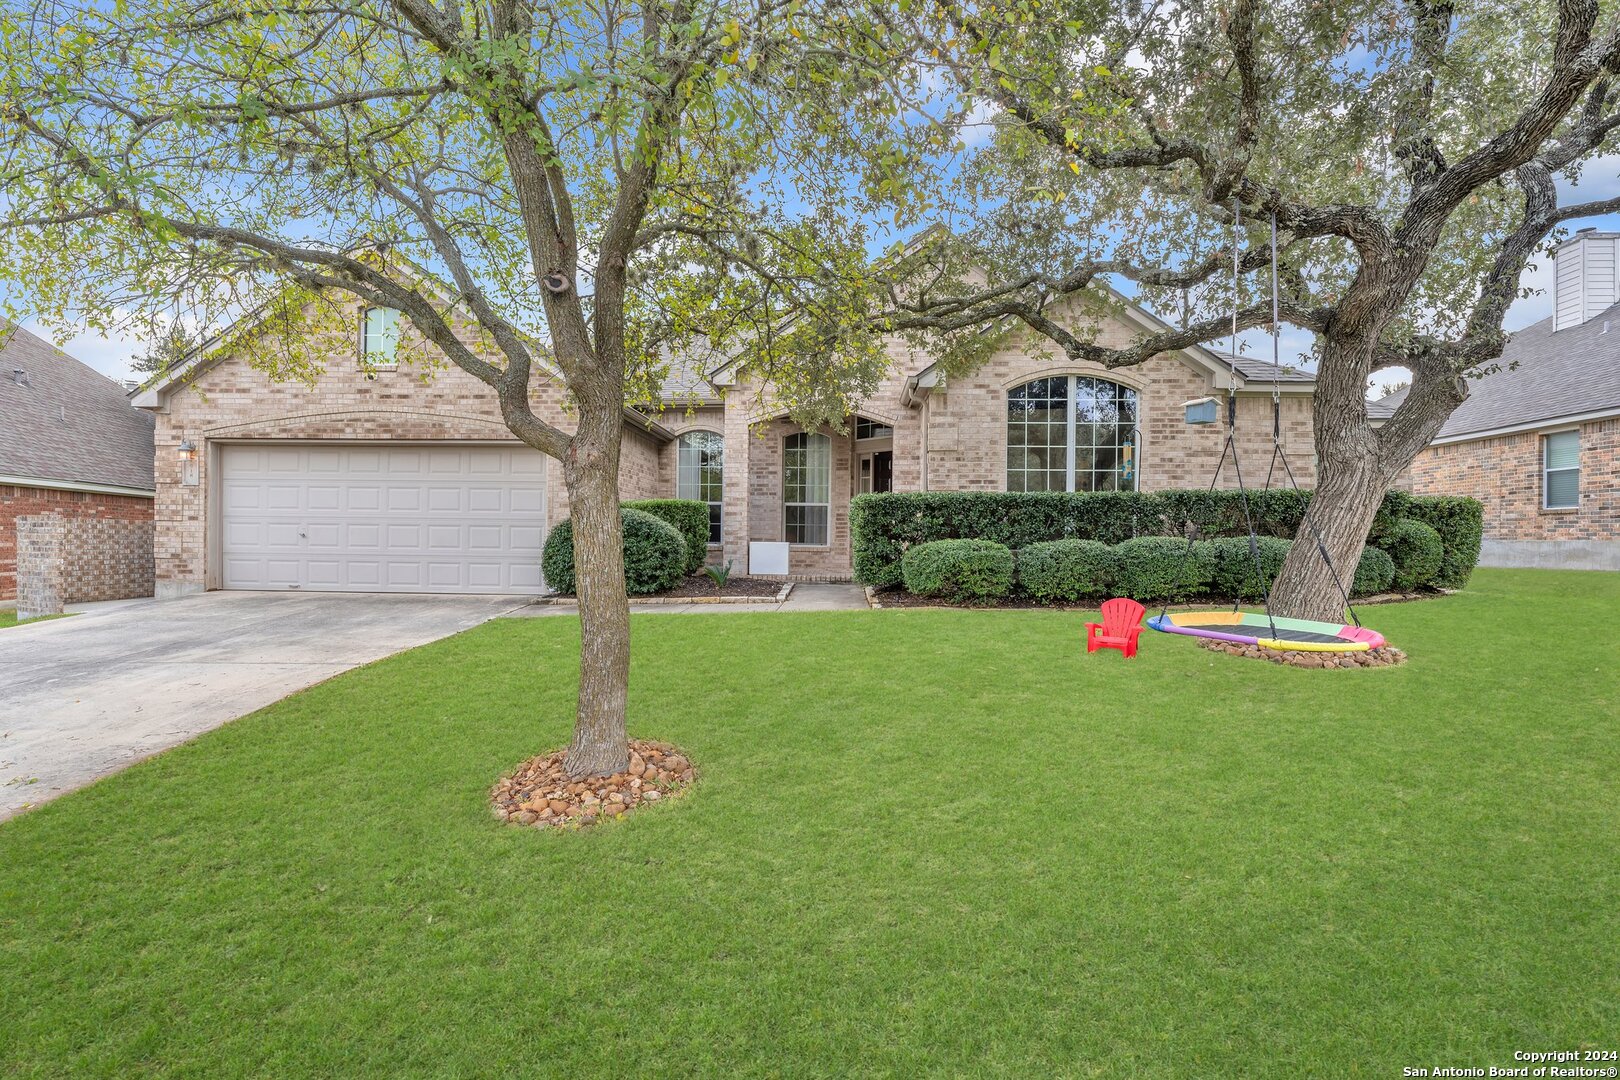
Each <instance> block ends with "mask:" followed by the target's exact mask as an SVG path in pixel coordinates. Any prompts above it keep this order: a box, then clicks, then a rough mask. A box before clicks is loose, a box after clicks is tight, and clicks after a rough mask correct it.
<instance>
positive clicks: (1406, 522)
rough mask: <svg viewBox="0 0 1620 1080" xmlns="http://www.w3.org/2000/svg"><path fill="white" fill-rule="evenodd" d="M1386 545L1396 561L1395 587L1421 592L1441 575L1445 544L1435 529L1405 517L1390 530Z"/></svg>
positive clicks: (1384, 542) (1384, 541) (1385, 540)
mask: <svg viewBox="0 0 1620 1080" xmlns="http://www.w3.org/2000/svg"><path fill="white" fill-rule="evenodd" d="M1383 546H1384V548H1385V550H1387V551H1388V552H1389V557H1390V558H1391V559H1393V560H1395V588H1397V589H1399V590H1401V591H1402V592H1407V591H1410V590H1412V589H1421V588H1423V587H1424V586H1425V585H1428V584H1429V583H1430V582H1432V581H1433V580H1434V578H1435V575H1436V574H1438V573H1439V572H1440V563H1441V560H1442V559H1444V558H1445V554H1446V549H1445V545H1444V544H1443V543H1441V541H1440V534H1439V533H1438V532H1436V531H1435V530H1434V528H1433V526H1430V525H1425V524H1423V522H1421V521H1414V520H1413V519H1411V518H1403V519H1401V520H1400V521H1397V522H1396V523H1395V524H1394V525H1393V526H1391V527H1390V529H1389V531H1388V532H1387V533H1386V534H1385V535H1384V537H1383Z"/></svg>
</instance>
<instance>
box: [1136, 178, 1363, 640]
mask: <svg viewBox="0 0 1620 1080" xmlns="http://www.w3.org/2000/svg"><path fill="white" fill-rule="evenodd" d="M1241 226H1242V219H1241V217H1240V216H1238V213H1237V207H1236V206H1234V216H1233V221H1232V237H1233V240H1232V295H1233V304H1232V352H1231V354H1230V355H1231V356H1233V357H1235V356H1236V355H1237V333H1238V325H1237V323H1238V313H1237V295H1238V267H1239V262H1238V260H1239V257H1240V248H1241V246H1242V245H1241V243H1240V241H1239V236H1240V233H1239V229H1240V228H1241ZM1277 307H1278V305H1277V214H1276V212H1275V211H1273V212H1272V215H1271V363H1272V369H1271V370H1272V382H1271V465H1270V467H1269V468H1267V469H1266V483H1265V487H1264V488H1263V489H1262V490H1265V491H1269V490H1270V489H1271V478H1272V475H1273V474H1274V473H1275V472H1276V469H1277V465H1278V463H1279V462H1280V463H1281V464H1282V467H1283V473H1284V475H1286V476H1287V477H1288V482H1289V484H1291V485H1292V486H1293V488H1294V490H1295V491H1298V490H1299V482H1298V481H1297V480H1295V479H1294V470H1293V469H1292V468H1290V467H1289V464H1288V455H1287V454H1285V453H1283V443H1282V389H1281V386H1280V385H1279V383H1278V378H1277V376H1278V372H1279V371H1280V370H1281V366H1280V359H1279V352H1280V346H1279V341H1278V336H1279V325H1280V324H1279V322H1278V311H1277ZM1227 366H1228V367H1230V368H1231V374H1232V378H1231V379H1230V380H1229V381H1228V385H1227V390H1226V445H1225V446H1224V447H1222V449H1221V459H1220V461H1218V462H1216V463H1215V475H1214V477H1213V478H1211V479H1210V482H1209V490H1210V491H1214V490H1215V485H1216V483H1218V482H1219V481H1220V478H1221V470H1222V469H1223V468H1225V467H1226V458H1227V455H1228V454H1230V455H1231V458H1232V469H1233V471H1234V472H1235V473H1236V475H1237V490H1238V499H1239V501H1240V502H1241V503H1242V506H1243V520H1244V523H1245V524H1246V525H1247V526H1248V529H1249V554H1250V556H1251V557H1252V558H1253V560H1254V573H1255V577H1256V578H1258V579H1259V582H1260V588H1261V590H1262V592H1261V596H1262V598H1263V601H1264V606H1265V610H1264V611H1263V612H1250V611H1239V610H1238V605H1237V604H1234V605H1232V610H1231V611H1178V612H1176V613H1175V614H1174V615H1172V614H1170V605H1169V604H1168V603H1166V604H1165V605H1164V607H1163V608H1161V609H1160V611H1159V613H1158V614H1157V615H1155V616H1153V617H1152V618H1150V619H1149V620H1148V621H1147V625H1148V626H1149V627H1150V628H1151V629H1154V630H1158V631H1160V632H1161V633H1165V634H1185V635H1187V636H1188V637H1201V638H1210V639H1213V640H1215V641H1229V642H1234V643H1236V644H1239V645H1257V646H1259V647H1260V648H1262V649H1277V650H1285V651H1295V650H1297V651H1300V652H1367V651H1368V650H1371V649H1377V648H1379V647H1381V646H1382V645H1383V644H1384V635H1383V634H1380V633H1379V632H1378V631H1376V630H1369V629H1367V628H1366V627H1365V626H1362V625H1361V620H1360V619H1359V618H1358V617H1357V616H1356V611H1355V608H1354V607H1353V606H1352V605H1351V603H1350V593H1349V590H1348V589H1346V588H1345V585H1344V579H1343V578H1341V577H1340V576H1339V572H1338V570H1337V569H1335V568H1334V566H1333V559H1332V558H1331V557H1330V556H1329V555H1328V550H1327V545H1326V544H1324V543H1323V542H1322V533H1321V531H1320V530H1318V529H1317V527H1316V522H1314V521H1312V520H1311V510H1310V507H1309V506H1307V507H1306V510H1305V521H1304V524H1305V525H1306V526H1307V527H1308V528H1309V529H1310V532H1311V537H1312V538H1313V539H1314V540H1315V541H1316V550H1317V553H1318V554H1320V555H1321V556H1322V561H1323V563H1324V564H1325V565H1326V566H1327V569H1328V573H1329V574H1330V575H1332V577H1333V584H1334V585H1336V586H1338V589H1339V595H1340V596H1342V597H1343V598H1344V607H1345V611H1347V612H1348V613H1349V615H1350V623H1349V624H1347V625H1341V624H1339V623H1331V622H1318V621H1316V620H1313V619H1283V618H1278V617H1276V616H1274V615H1272V614H1271V583H1270V582H1269V581H1267V580H1266V575H1265V570H1264V568H1263V567H1262V565H1261V562H1260V545H1259V542H1258V538H1257V534H1256V532H1255V527H1254V515H1253V514H1252V513H1250V510H1249V495H1248V491H1247V490H1246V489H1245V488H1244V486H1243V468H1242V466H1241V465H1239V464H1238V451H1237V443H1236V441H1235V439H1236V437H1237V364H1236V362H1235V361H1234V360H1230V359H1229V360H1228V361H1227ZM1200 406H1205V408H1199V407H1200ZM1212 406H1213V402H1211V401H1210V400H1209V399H1207V398H1206V399H1204V400H1203V401H1198V402H1188V403H1187V420H1188V423H1194V424H1199V423H1203V424H1208V423H1213V422H1214V420H1215V416H1214V410H1213V407H1212ZM1195 410H1196V412H1195ZM1197 535H1198V528H1197V526H1195V525H1194V524H1193V522H1192V521H1191V520H1189V521H1188V522H1187V549H1186V551H1184V552H1182V555H1181V565H1180V566H1179V567H1178V568H1177V571H1176V576H1177V577H1178V578H1179V577H1180V576H1181V567H1185V565H1186V563H1187V557H1188V556H1189V555H1191V554H1192V546H1193V541H1194V540H1195V539H1196V538H1197Z"/></svg>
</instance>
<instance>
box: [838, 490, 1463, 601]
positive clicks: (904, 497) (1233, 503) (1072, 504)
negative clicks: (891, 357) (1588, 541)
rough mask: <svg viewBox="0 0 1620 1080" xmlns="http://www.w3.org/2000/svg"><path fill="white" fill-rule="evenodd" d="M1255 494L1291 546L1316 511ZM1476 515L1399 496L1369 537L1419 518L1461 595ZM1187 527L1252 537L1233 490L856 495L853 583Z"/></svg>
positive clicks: (1255, 510)
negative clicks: (938, 547) (905, 563)
mask: <svg viewBox="0 0 1620 1080" xmlns="http://www.w3.org/2000/svg"><path fill="white" fill-rule="evenodd" d="M1247 494H1248V500H1249V510H1250V513H1251V514H1252V515H1253V517H1254V519H1255V529H1256V532H1258V533H1259V534H1260V535H1261V536H1272V537H1277V538H1279V539H1292V538H1293V536H1294V534H1295V533H1296V532H1298V530H1299V526H1300V523H1301V522H1302V521H1303V520H1304V517H1305V510H1306V508H1307V507H1308V506H1309V505H1310V492H1308V491H1295V490H1293V489H1291V488H1288V489H1276V488H1273V489H1271V490H1269V491H1250V492H1248V493H1247ZM1478 506H1479V504H1478V503H1475V502H1474V501H1473V500H1471V499H1424V498H1414V497H1413V496H1411V495H1409V494H1407V493H1406V492H1404V491H1391V492H1388V493H1387V494H1386V495H1385V496H1384V500H1383V502H1382V504H1381V505H1380V506H1379V510H1378V515H1377V517H1376V518H1375V519H1374V521H1373V526H1372V529H1371V535H1372V536H1373V537H1374V538H1375V540H1376V539H1378V538H1381V537H1382V536H1384V535H1385V534H1387V533H1388V531H1389V530H1390V529H1392V528H1393V527H1394V525H1395V523H1396V522H1398V521H1401V520H1406V519H1407V518H1408V517H1417V516H1418V515H1420V514H1421V515H1422V516H1423V517H1424V519H1426V520H1429V521H1430V523H1431V524H1433V525H1434V526H1435V527H1436V528H1438V529H1440V530H1441V532H1442V534H1443V535H1444V536H1446V537H1447V540H1446V544H1447V551H1448V552H1450V553H1452V559H1451V561H1450V562H1448V563H1447V564H1446V567H1445V570H1444V571H1443V572H1442V575H1441V577H1440V578H1437V580H1436V584H1442V585H1447V587H1452V588H1455V587H1456V586H1455V585H1449V584H1448V582H1451V581H1457V580H1459V579H1461V580H1466V577H1467V572H1468V571H1470V570H1472V564H1473V561H1474V560H1477V559H1478V557H1479V541H1478V535H1477V530H1478V527H1479V526H1478V521H1479V510H1478ZM1188 520H1191V521H1193V522H1194V523H1195V524H1197V525H1198V527H1199V535H1200V536H1201V537H1203V538H1221V537H1233V536H1238V537H1247V535H1248V529H1247V527H1246V526H1245V524H1244V514H1243V502H1242V498H1241V497H1240V495H1239V493H1238V492H1237V491H1235V490H1230V489H1220V490H1217V491H1205V490H1195V491H1081V492H1062V491H1032V492H999V491H922V492H886V493H882V494H870V495H857V496H856V497H855V499H854V500H853V501H852V502H851V504H850V533H851V538H852V542H853V547H854V552H853V560H854V569H855V578H856V580H857V581H861V582H863V583H865V584H867V585H873V586H876V587H878V588H891V587H893V586H896V585H899V584H901V580H902V579H901V568H900V560H901V557H902V556H903V555H904V554H905V552H906V550H907V549H908V548H910V547H913V546H915V545H917V544H925V543H929V542H931V541H934V540H954V539H964V538H965V539H982V540H994V541H996V542H997V543H1001V544H1006V545H1007V546H1008V547H1011V548H1014V549H1017V550H1022V549H1024V548H1027V547H1029V546H1030V545H1032V544H1038V543H1047V542H1051V541H1054V540H1097V541H1100V542H1102V543H1104V544H1118V543H1121V542H1123V541H1125V540H1130V539H1134V538H1138V537H1151V536H1158V537H1172V538H1176V537H1181V536H1182V535H1183V529H1184V527H1185V523H1186V522H1187V521H1188ZM1442 523H1443V524H1442ZM1470 523H1472V526H1471V527H1472V529H1473V530H1474V531H1473V532H1472V533H1471V532H1470ZM1181 542H1182V543H1185V540H1182V541H1181Z"/></svg>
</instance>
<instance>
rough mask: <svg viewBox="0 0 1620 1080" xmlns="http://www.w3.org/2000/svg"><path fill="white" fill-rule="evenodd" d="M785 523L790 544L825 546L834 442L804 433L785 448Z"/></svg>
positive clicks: (792, 436) (783, 480)
mask: <svg viewBox="0 0 1620 1080" xmlns="http://www.w3.org/2000/svg"><path fill="white" fill-rule="evenodd" d="M782 466H783V475H782V524H783V535H784V537H785V538H786V540H787V542H788V543H790V544H812V545H825V544H826V543H827V534H828V529H827V525H828V521H829V519H830V518H831V516H832V515H831V509H832V506H831V504H832V440H831V439H829V438H827V436H825V435H812V434H810V433H809V432H807V431H801V432H799V433H798V434H795V435H789V436H788V437H787V441H786V442H785V443H784V444H783V447H782Z"/></svg>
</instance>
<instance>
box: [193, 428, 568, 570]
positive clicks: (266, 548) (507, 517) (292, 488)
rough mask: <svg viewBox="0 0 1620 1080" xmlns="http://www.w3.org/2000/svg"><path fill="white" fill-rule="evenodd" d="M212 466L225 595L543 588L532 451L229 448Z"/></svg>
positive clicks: (536, 457)
mask: <svg viewBox="0 0 1620 1080" xmlns="http://www.w3.org/2000/svg"><path fill="white" fill-rule="evenodd" d="M221 464H222V470H221V481H220V491H221V493H222V496H223V497H222V500H221V510H220V513H221V530H220V536H221V543H222V547H223V553H222V555H223V557H222V561H221V567H222V577H223V582H222V583H223V585H224V586H225V587H226V588H239V589H279V588H302V589H310V590H355V591H376V590H399V591H442V592H469V591H471V592H531V593H532V592H539V591H542V590H543V588H544V582H543V579H542V576H541V574H540V569H539V564H540V549H541V546H542V544H543V542H544V540H545V469H546V462H545V459H544V458H543V457H542V456H541V455H540V454H538V453H535V452H534V451H531V450H528V449H509V448H505V447H457V446H435V447H374V446H373V447H342V446H321V447H299V446H287V447H264V446H242V447H235V446H228V447H226V448H225V451H224V454H223V456H222V462H221Z"/></svg>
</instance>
